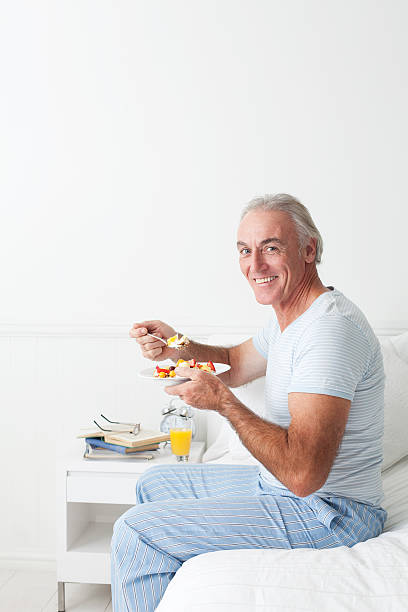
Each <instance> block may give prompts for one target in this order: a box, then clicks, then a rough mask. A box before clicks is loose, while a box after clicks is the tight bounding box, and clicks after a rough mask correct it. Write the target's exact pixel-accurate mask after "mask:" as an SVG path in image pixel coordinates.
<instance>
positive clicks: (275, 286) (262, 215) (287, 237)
mask: <svg viewBox="0 0 408 612" xmlns="http://www.w3.org/2000/svg"><path fill="white" fill-rule="evenodd" d="M237 247H238V252H239V263H240V266H241V271H242V273H243V275H244V276H245V277H246V278H247V280H248V282H249V284H250V285H251V287H252V289H253V291H254V293H255V298H256V300H257V302H259V303H260V304H270V305H272V306H279V305H281V306H283V305H284V304H285V302H287V301H288V300H290V298H291V297H292V296H293V294H294V292H295V290H296V289H297V288H301V286H302V280H303V279H304V277H305V272H306V263H311V262H312V261H313V260H314V251H313V249H311V250H312V253H311V254H310V253H309V254H306V253H305V254H304V255H300V254H299V239H298V236H297V233H296V228H295V224H294V222H293V221H292V219H291V217H290V216H289V215H288V214H287V213H285V212H282V211H266V210H253V211H251V212H249V213H247V214H246V215H245V217H244V218H243V219H242V221H241V223H240V226H239V228H238V242H237ZM308 250H309V251H310V249H308Z"/></svg>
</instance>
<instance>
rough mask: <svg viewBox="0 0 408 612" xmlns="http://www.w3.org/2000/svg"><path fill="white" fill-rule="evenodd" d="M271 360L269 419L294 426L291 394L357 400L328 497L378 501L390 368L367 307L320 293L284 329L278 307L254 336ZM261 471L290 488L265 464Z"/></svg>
mask: <svg viewBox="0 0 408 612" xmlns="http://www.w3.org/2000/svg"><path fill="white" fill-rule="evenodd" d="M253 342H254V346H255V347H256V349H257V350H258V351H259V352H260V353H261V355H263V356H264V357H265V358H266V359H267V360H268V365H267V371H266V380H265V413H264V418H265V419H266V420H267V421H270V422H272V423H276V424H277V425H280V426H281V427H285V428H288V427H289V424H290V420H291V417H290V413H289V410H288V394H289V393H291V392H301V393H319V394H324V395H334V396H336V397H343V398H346V399H349V400H351V408H350V413H349V417H348V420H347V425H346V429H345V432H344V436H343V439H342V442H341V444H340V447H339V450H338V452H337V455H336V458H335V461H334V463H333V466H332V469H331V470H330V473H329V476H328V478H327V480H326V482H325V483H324V485H323V486H322V488H321V489H319V490H318V491H316V494H317V495H320V496H322V497H326V496H330V495H335V496H340V497H349V498H352V499H355V500H357V501H360V502H363V503H366V504H372V505H374V506H379V505H380V504H381V502H382V500H383V491H382V483H381V462H382V437H383V429H384V368H383V362H382V355H381V348H380V344H379V342H378V340H377V338H376V336H375V334H374V332H373V330H372V329H371V327H370V325H369V323H368V321H367V319H366V318H365V316H364V315H363V313H362V312H361V311H360V310H359V308H357V306H356V305H355V304H353V303H352V302H351V301H350V300H348V299H347V298H346V297H345V296H344V295H343V294H342V293H341V292H340V291H338V290H337V289H333V290H332V291H328V292H325V293H323V294H322V295H320V296H319V297H318V298H317V299H316V300H315V301H314V302H313V303H312V305H311V306H310V307H309V308H308V309H307V310H306V311H305V312H304V313H303V314H302V315H301V316H300V317H298V318H297V319H295V321H293V322H292V323H291V324H290V325H289V326H288V327H287V328H286V329H285V330H284V331H283V332H281V330H280V327H279V324H278V320H277V317H276V315H275V313H273V317H272V320H271V321H270V324H269V325H268V326H267V327H265V328H263V329H261V330H260V331H259V332H258V334H257V335H256V336H255V337H254V338H253ZM261 475H262V477H263V478H264V479H265V480H266V481H267V482H269V483H270V484H273V485H274V486H278V487H281V488H282V487H283V488H286V487H285V486H284V485H283V484H282V483H281V482H280V481H279V480H278V479H277V478H275V476H274V475H273V474H272V473H271V472H269V471H268V470H267V469H266V468H265V467H264V466H261Z"/></svg>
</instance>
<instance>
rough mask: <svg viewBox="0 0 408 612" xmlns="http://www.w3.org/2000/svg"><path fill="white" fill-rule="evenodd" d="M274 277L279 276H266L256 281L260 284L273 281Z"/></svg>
mask: <svg viewBox="0 0 408 612" xmlns="http://www.w3.org/2000/svg"><path fill="white" fill-rule="evenodd" d="M274 278H278V277H277V276H266V277H265V278H256V279H255V282H256V284H257V285H260V284H262V283H270V282H271V281H273V279H274Z"/></svg>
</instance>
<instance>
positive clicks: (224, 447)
mask: <svg viewBox="0 0 408 612" xmlns="http://www.w3.org/2000/svg"><path fill="white" fill-rule="evenodd" d="M379 341H380V344H381V349H382V354H383V360H384V370H385V398H384V400H385V402H384V403H385V410H384V461H383V465H382V470H383V471H384V470H386V469H387V468H389V467H391V466H392V465H394V464H395V463H397V461H399V460H400V459H402V458H403V457H405V456H406V455H408V332H406V333H404V334H401V335H399V336H382V337H379ZM264 384H265V378H264V377H262V378H260V379H258V380H256V381H254V382H252V383H249V384H248V385H244V386H243V387H239V388H238V389H233V392H234V393H235V395H236V396H237V397H238V399H239V400H240V401H241V402H242V403H243V404H245V406H248V408H250V409H251V410H253V411H254V412H256V413H257V414H259V415H262V414H263V410H264ZM211 416H212V415H211ZM214 417H216V418H218V422H217V428H218V432H219V433H218V436H217V437H216V440H215V442H214V443H213V444H212V445H211V446H210V447H209V448H208V450H207V451H206V452H205V454H204V457H203V461H211V462H222V463H225V462H231V463H235V462H236V463H256V460H255V458H254V457H253V456H252V455H251V453H250V452H249V451H248V449H247V448H245V446H244V445H243V444H242V443H241V441H240V439H239V437H238V436H237V434H236V433H235V431H234V430H233V429H232V427H231V426H230V424H229V422H228V421H227V420H226V419H224V418H222V417H219V415H214Z"/></svg>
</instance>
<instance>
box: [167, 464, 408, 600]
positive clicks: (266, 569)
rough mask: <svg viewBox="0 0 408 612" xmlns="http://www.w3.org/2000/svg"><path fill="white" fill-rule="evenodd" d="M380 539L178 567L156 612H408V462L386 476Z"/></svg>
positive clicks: (229, 554)
mask: <svg viewBox="0 0 408 612" xmlns="http://www.w3.org/2000/svg"><path fill="white" fill-rule="evenodd" d="M383 479H384V489H385V503H384V507H385V508H386V510H387V511H388V520H387V523H386V527H385V531H384V533H383V534H382V535H381V536H379V537H378V538H373V539H372V540H368V541H367V542H362V543H361V544H357V545H356V546H354V547H353V548H347V547H345V546H342V547H339V548H334V549H328V550H306V549H301V550H234V551H220V552H213V553H207V554H204V555H199V556H197V557H194V558H193V559H190V560H189V561H187V562H186V563H184V565H183V566H182V567H181V568H180V570H179V571H178V572H177V574H176V576H175V577H174V579H173V580H172V581H171V583H170V585H169V587H168V589H167V591H166V594H165V596H164V598H163V600H162V602H161V603H160V605H159V606H158V608H157V612H261V611H262V612H266V611H275V610H279V611H286V610H291V611H293V610H303V611H304V610H308V611H313V612H317V611H318V612H326V610H328V611H329V612H334V611H336V612H337V611H340V610H342V611H343V610H350V611H352V610H358V611H359V612H377V611H378V612H403V611H404V610H408V457H406V458H405V459H403V460H402V461H400V462H399V463H398V464H396V465H394V466H392V467H391V468H389V469H388V470H387V471H386V472H384V474H383Z"/></svg>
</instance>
